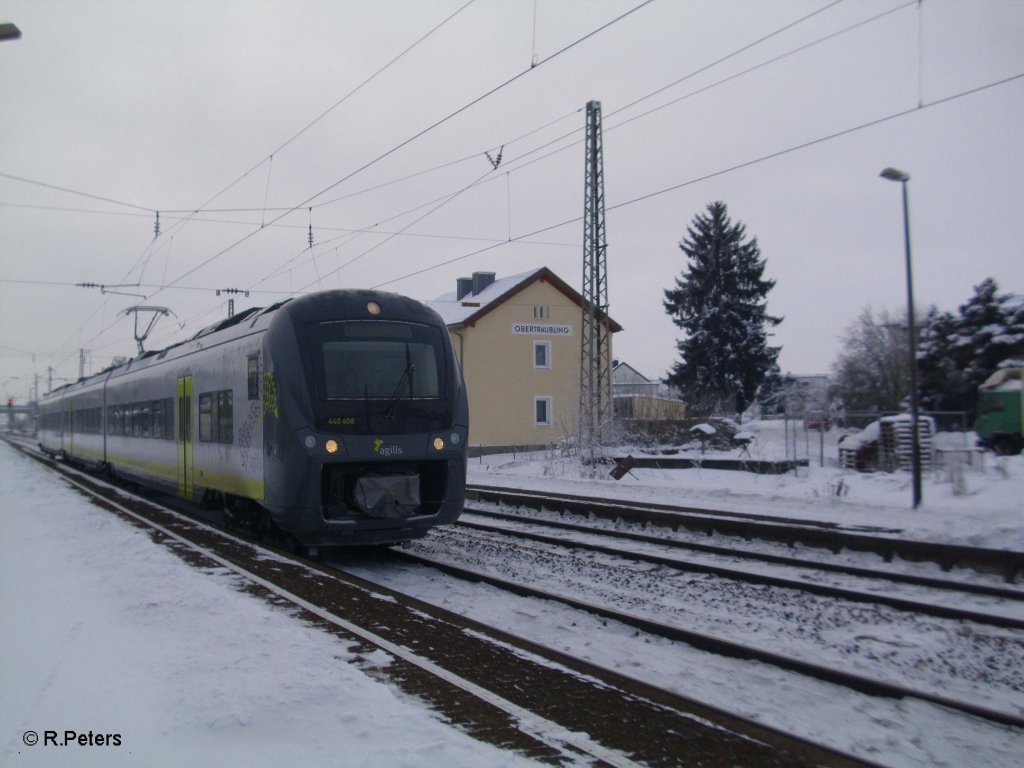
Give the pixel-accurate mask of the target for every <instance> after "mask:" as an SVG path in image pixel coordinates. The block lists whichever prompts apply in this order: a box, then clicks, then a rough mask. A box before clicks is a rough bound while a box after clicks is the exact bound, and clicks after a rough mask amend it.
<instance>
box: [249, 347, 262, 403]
mask: <svg viewBox="0 0 1024 768" xmlns="http://www.w3.org/2000/svg"><path fill="white" fill-rule="evenodd" d="M246 366H247V371H246V373H247V377H246V380H247V381H248V384H249V399H250V400H259V399H260V358H259V355H249V357H248V358H246Z"/></svg>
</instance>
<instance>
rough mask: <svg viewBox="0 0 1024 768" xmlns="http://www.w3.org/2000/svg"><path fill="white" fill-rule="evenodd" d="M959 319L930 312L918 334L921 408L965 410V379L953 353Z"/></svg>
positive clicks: (936, 310)
mask: <svg viewBox="0 0 1024 768" xmlns="http://www.w3.org/2000/svg"><path fill="white" fill-rule="evenodd" d="M956 328H957V318H956V317H954V316H953V315H952V314H951V313H949V312H939V310H938V309H937V308H936V307H932V308H931V309H930V310H929V311H928V316H927V317H926V318H925V319H924V322H923V323H922V324H921V328H920V330H919V332H918V335H917V387H918V394H919V395H920V400H921V407H922V408H924V409H925V410H929V411H962V410H964V407H965V402H964V377H963V372H962V371H961V370H960V368H959V367H958V366H957V363H956V358H955V356H954V353H953V337H954V335H955V334H956Z"/></svg>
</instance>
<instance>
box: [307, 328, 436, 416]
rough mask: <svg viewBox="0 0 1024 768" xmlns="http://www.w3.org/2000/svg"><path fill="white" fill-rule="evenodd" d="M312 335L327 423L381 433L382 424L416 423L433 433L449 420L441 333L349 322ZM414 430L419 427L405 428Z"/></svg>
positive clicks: (424, 329)
mask: <svg viewBox="0 0 1024 768" xmlns="http://www.w3.org/2000/svg"><path fill="white" fill-rule="evenodd" d="M311 331H312V334H311V335H312V336H313V338H312V339H311V341H312V342H313V343H312V344H311V347H312V353H313V355H312V356H313V368H314V375H315V376H316V384H317V389H318V391H319V394H320V400H321V405H322V406H324V407H325V412H324V415H325V416H327V418H328V423H330V424H332V425H334V426H338V425H342V426H349V427H358V426H362V427H364V428H365V429H369V430H381V429H382V428H384V426H385V425H383V424H380V423H379V422H380V420H381V419H385V420H387V421H389V422H394V421H396V420H398V419H401V420H402V421H403V422H408V421H409V420H410V419H412V420H413V421H416V422H421V423H422V427H423V428H428V429H429V428H434V427H435V425H436V424H437V423H440V422H442V421H443V420H444V418H446V417H450V413H451V406H450V403H449V397H448V392H447V391H446V390H447V386H446V381H447V369H446V363H447V357H446V354H445V345H444V340H443V336H442V331H441V329H440V328H436V327H431V326H427V325H420V324H417V323H403V322H394V321H386V320H346V321H339V322H328V323H319V324H317V325H315V326H314V327H313V328H312V329H311ZM324 401H327V402H326V403H325V402H324ZM339 419H340V420H339ZM374 422H377V423H374ZM392 426H394V425H393V424H392ZM409 428H416V427H415V426H414V425H413V424H408V423H404V424H403V426H402V429H403V431H404V430H405V429H409ZM346 431H348V430H346ZM354 431H362V430H360V429H355V430H354Z"/></svg>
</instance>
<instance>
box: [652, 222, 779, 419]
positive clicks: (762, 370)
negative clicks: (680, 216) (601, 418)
mask: <svg viewBox="0 0 1024 768" xmlns="http://www.w3.org/2000/svg"><path fill="white" fill-rule="evenodd" d="M679 248H680V250H682V252H683V253H684V254H685V255H686V258H687V265H686V268H685V269H684V271H683V272H682V273H681V274H680V277H677V278H676V280H675V288H672V289H670V290H666V291H665V301H664V302H663V303H664V306H665V311H666V312H668V314H669V315H671V316H672V322H674V323H675V324H676V325H677V326H678V327H679V328H681V329H683V330H684V331H686V334H687V336H686V338H685V339H682V340H680V341H678V342H677V343H676V347H677V348H678V350H679V355H680V360H679V361H678V362H676V363H675V364H674V365H673V367H672V371H671V373H670V374H669V376H668V377H667V381H668V383H669V384H672V385H674V386H676V387H678V388H679V389H680V391H681V392H682V396H683V399H684V400H686V401H687V402H688V403H689V405H690V407H691V409H692V410H693V411H694V412H696V413H701V414H710V413H715V412H722V411H724V410H726V409H727V408H728V407H729V406H730V405H731V406H733V407H735V408H736V410H737V411H738V412H742V411H743V410H745V409H746V407H747V406H748V405H749V404H750V403H752V402H753V400H754V397H755V395H756V393H757V389H758V387H759V386H760V385H761V382H762V381H763V380H764V378H765V376H766V375H767V374H768V373H769V372H770V371H771V370H772V369H773V368H774V367H775V359H776V357H778V354H779V348H773V347H769V346H768V344H767V335H768V334H767V330H766V329H767V327H768V326H775V325H778V324H779V323H780V322H781V321H782V318H778V317H772V316H771V315H769V314H768V313H767V311H766V301H765V299H766V297H767V295H768V291H770V290H771V289H772V287H773V286H774V285H775V282H774V281H773V280H765V279H764V278H763V274H764V266H765V262H764V259H762V258H761V251H760V249H759V248H758V245H757V238H753V239H751V240H750V241H746V228H745V227H744V226H743V224H742V223H740V222H737V223H736V224H735V225H734V224H733V223H732V222H731V221H730V219H729V216H728V212H727V209H726V205H725V203H722V202H713V203H710V204H709V205H708V208H707V214H706V215H705V214H697V216H695V217H694V219H693V223H692V224H691V226H690V227H689V228H688V229H687V238H686V239H685V240H683V242H681V243H680V244H679Z"/></svg>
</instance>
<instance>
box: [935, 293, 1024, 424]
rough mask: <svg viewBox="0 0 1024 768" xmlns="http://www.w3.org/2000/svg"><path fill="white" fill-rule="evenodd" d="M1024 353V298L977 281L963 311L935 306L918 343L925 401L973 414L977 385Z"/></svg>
mask: <svg viewBox="0 0 1024 768" xmlns="http://www.w3.org/2000/svg"><path fill="white" fill-rule="evenodd" d="M1022 357H1024V298H1022V297H1020V296H1013V295H1009V294H1000V293H999V286H998V285H997V283H996V281H995V280H993V279H992V278H986V279H985V280H983V281H982V282H981V283H979V284H978V285H976V286H974V295H973V296H971V298H970V299H968V300H967V302H966V303H964V304H962V305H961V306H960V309H959V314H958V315H956V316H954V315H952V314H950V313H948V312H947V313H941V314H940V313H939V312H938V311H937V310H934V309H933V310H932V311H931V312H930V313H929V315H928V319H927V320H926V321H925V323H924V324H923V326H922V329H921V334H920V337H919V340H918V346H917V363H918V372H919V374H920V381H919V391H920V395H921V402H922V404H923V405H924V406H925V407H926V408H928V409H929V410H949V411H965V412H966V413H967V414H969V415H970V416H972V417H973V415H974V412H975V409H976V407H977V401H978V386H979V385H980V384H982V383H983V382H984V381H985V379H987V378H988V377H989V376H991V375H992V373H993V372H994V371H996V370H997V369H998V368H1001V367H1007V366H1015V365H1016V364H1019V363H1021V362H1024V361H1022V360H1020V358H1022Z"/></svg>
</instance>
